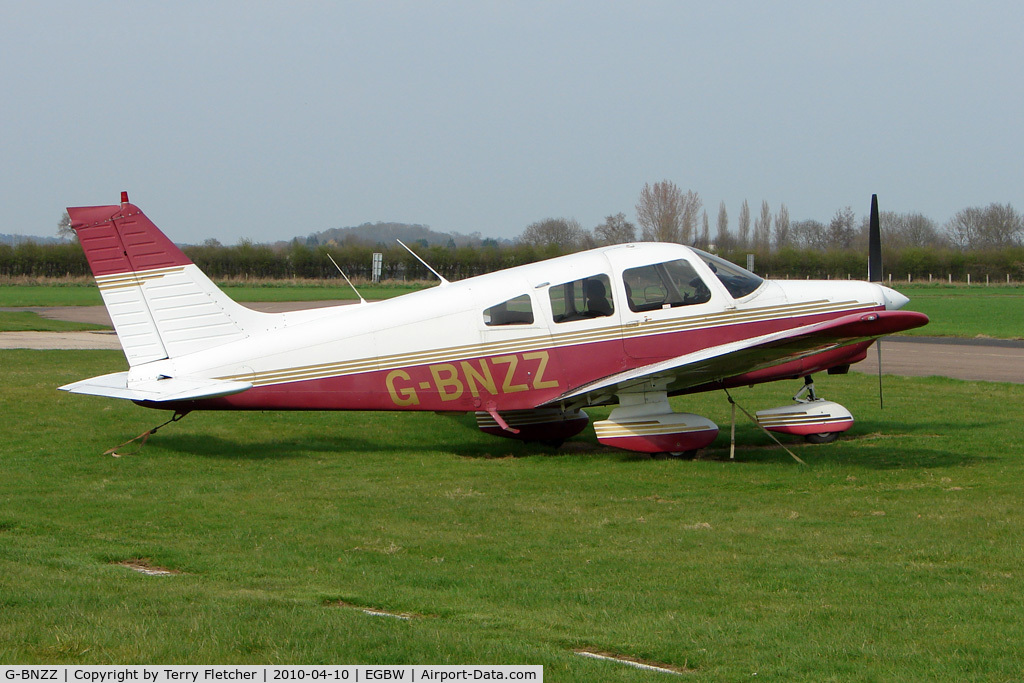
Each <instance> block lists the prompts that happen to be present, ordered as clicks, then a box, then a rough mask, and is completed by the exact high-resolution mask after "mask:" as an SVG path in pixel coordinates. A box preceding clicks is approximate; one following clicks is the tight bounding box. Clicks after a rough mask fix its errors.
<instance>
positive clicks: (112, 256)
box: [68, 204, 192, 277]
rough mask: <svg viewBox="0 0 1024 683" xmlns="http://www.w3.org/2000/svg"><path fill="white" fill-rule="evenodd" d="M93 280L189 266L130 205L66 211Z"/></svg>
mask: <svg viewBox="0 0 1024 683" xmlns="http://www.w3.org/2000/svg"><path fill="white" fill-rule="evenodd" d="M68 215H69V216H70V217H71V227H72V228H73V229H74V230H75V232H76V233H78V241H79V242H80V243H81V245H82V249H83V250H84V251H85V257H86V258H87V259H88V260H89V267H90V268H91V269H92V274H93V275H94V276H96V277H99V276H101V275H115V274H118V273H132V272H139V271H145V270H152V269H154V268H167V267H170V266H184V265H188V264H190V263H192V261H191V260H189V258H188V257H187V256H185V254H183V253H182V252H181V250H180V249H178V247H176V246H175V245H174V243H173V242H171V241H170V240H169V239H167V237H166V236H165V235H164V234H163V233H162V232H160V229H159V228H157V227H156V225H154V224H153V222H152V221H151V220H149V219H148V218H146V215H145V214H144V213H142V211H140V210H139V208H138V207H137V206H135V205H134V204H124V205H122V206H82V207H75V208H68Z"/></svg>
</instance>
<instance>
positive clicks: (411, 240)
mask: <svg viewBox="0 0 1024 683" xmlns="http://www.w3.org/2000/svg"><path fill="white" fill-rule="evenodd" d="M298 239H300V240H301V239H302V238H301V237H300V238H298ZM395 240H402V241H403V242H405V243H406V244H426V245H427V246H431V247H432V246H435V245H436V246H442V247H446V246H449V245H451V244H453V243H454V245H455V246H456V247H465V246H470V247H477V246H480V245H481V244H483V243H484V242H488V243H491V242H494V243H498V244H502V243H505V242H507V241H508V240H493V239H490V240H489V239H486V238H484V237H483V236H481V235H480V233H478V232H474V233H471V234H469V235H463V234H461V233H458V232H437V231H436V230H431V229H430V228H429V227H427V226H426V225H418V224H413V225H410V224H408V223H381V222H377V223H363V224H362V225H357V226H354V227H348V228H330V229H328V230H324V231H322V232H314V233H312V234H311V235H309V236H308V237H306V238H305V241H306V244H307V245H309V246H311V247H315V246H319V245H321V244H331V243H332V242H333V243H335V244H346V243H348V244H352V243H357V244H367V245H371V246H376V245H378V244H385V245H392V244H394V243H395Z"/></svg>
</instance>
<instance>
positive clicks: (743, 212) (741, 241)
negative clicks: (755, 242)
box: [736, 199, 750, 249]
mask: <svg viewBox="0 0 1024 683" xmlns="http://www.w3.org/2000/svg"><path fill="white" fill-rule="evenodd" d="M749 244H750V204H747V200H746V199H744V200H743V206H741V207H740V220H739V229H738V230H737V235H736V246H737V247H739V248H740V249H746V248H747V245H749Z"/></svg>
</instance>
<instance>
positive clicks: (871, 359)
mask: <svg viewBox="0 0 1024 683" xmlns="http://www.w3.org/2000/svg"><path fill="white" fill-rule="evenodd" d="M350 303H354V302H352V301H309V302H269V303H248V304H245V305H246V306H247V307H249V308H253V309H255V310H258V311H266V312H268V313H278V312H282V311H290V310H296V309H302V308H320V307H323V306H335V305H338V304H350ZM0 310H3V311H32V312H33V313H38V314H39V315H40V316H42V317H44V318H50V319H54V320H70V321H73V322H81V323H96V324H99V325H110V317H109V316H108V315H107V309H106V308H104V307H103V306H56V307H38V308H0ZM120 348H121V345H120V344H119V343H118V341H117V335H115V334H114V333H113V332H112V331H97V332H0V349H120ZM881 348H882V370H883V372H884V373H885V374H890V375H905V376H908V377H928V376H932V375H937V376H942V377H952V378H954V379H964V380H977V381H984V382H1012V383H1015V384H1024V340H1003V339H955V338H948V337H886V338H885V339H883V340H882V342H881ZM851 370H852V371H854V372H864V373H869V374H877V373H878V354H877V352H876V351H875V349H874V348H872V349H870V350H869V351H868V357H867V359H866V360H864V361H862V362H860V363H857V364H856V365H854V366H853V367H852V368H851Z"/></svg>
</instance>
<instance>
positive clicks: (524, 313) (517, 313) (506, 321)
mask: <svg viewBox="0 0 1024 683" xmlns="http://www.w3.org/2000/svg"><path fill="white" fill-rule="evenodd" d="M532 323H533V304H531V303H530V295H529V294H522V295H520V296H517V297H515V298H514V299H509V300H508V301H502V302H501V303H500V304H495V305H493V306H491V307H490V308H488V309H485V310H484V325H487V326H488V327H496V326H501V325H530V324H532Z"/></svg>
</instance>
